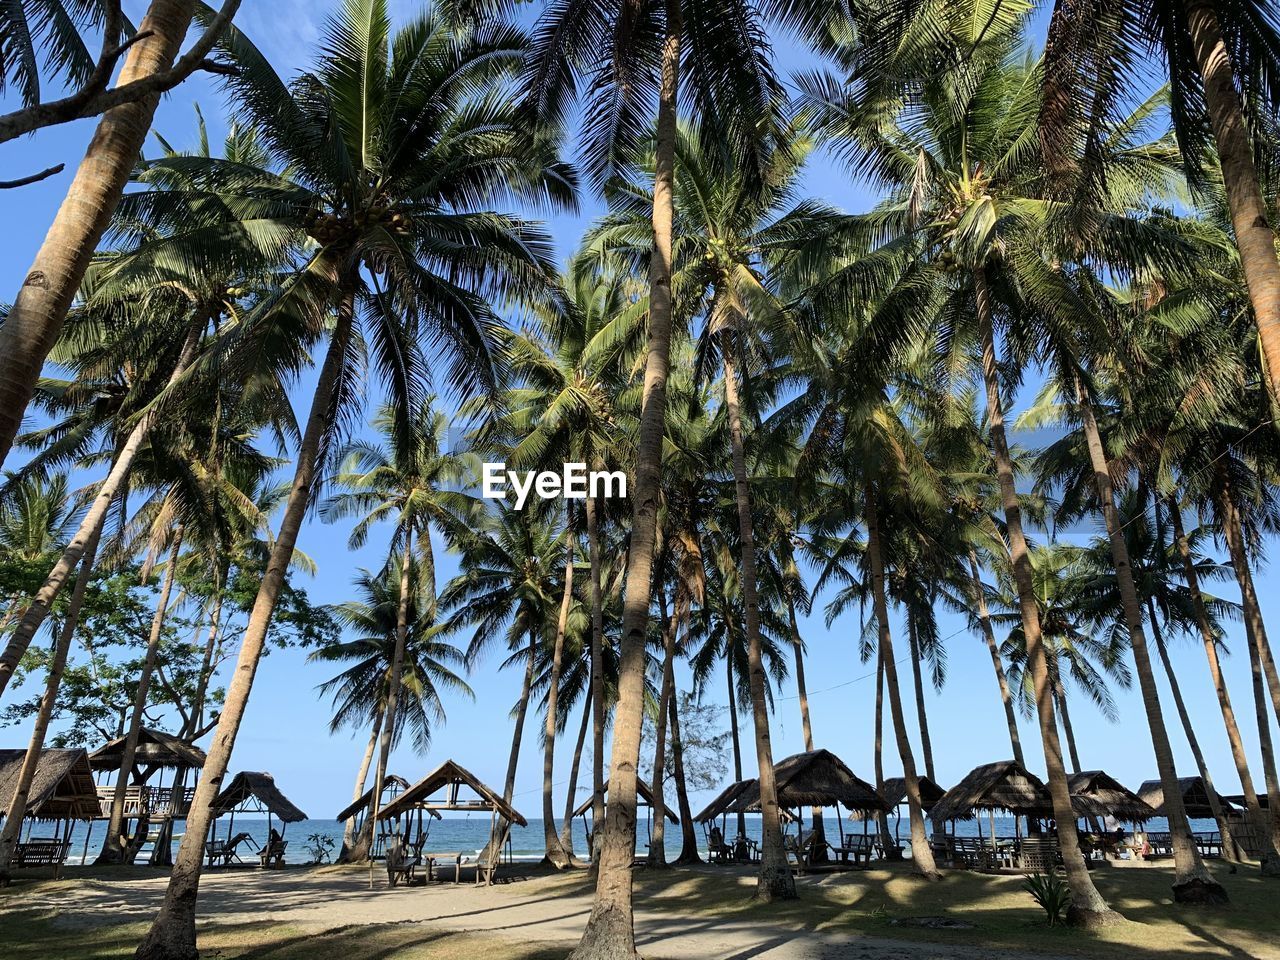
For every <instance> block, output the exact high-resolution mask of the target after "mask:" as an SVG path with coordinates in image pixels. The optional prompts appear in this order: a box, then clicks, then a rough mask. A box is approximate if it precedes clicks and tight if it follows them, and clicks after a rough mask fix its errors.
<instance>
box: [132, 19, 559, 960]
mask: <svg viewBox="0 0 1280 960" xmlns="http://www.w3.org/2000/svg"><path fill="white" fill-rule="evenodd" d="M223 45H224V48H225V50H226V52H227V54H228V55H229V56H230V57H231V58H232V59H233V60H234V62H235V63H236V66H237V72H236V74H235V76H234V77H233V78H232V81H231V85H232V88H233V94H234V97H235V100H236V103H237V106H238V107H239V108H240V109H241V110H242V111H243V112H244V113H245V114H246V115H247V116H248V117H249V118H250V120H251V122H252V123H253V124H254V125H255V126H257V127H258V128H259V129H260V130H261V131H262V134H263V136H264V138H265V139H266V141H267V143H268V145H269V147H270V153H271V156H272V160H273V162H274V163H276V164H279V165H280V166H281V167H282V168H285V169H286V170H287V172H286V173H283V174H277V173H274V172H271V171H270V170H252V169H250V170H245V169H244V168H242V167H239V166H236V167H234V168H233V167H232V166H231V165H226V164H222V163H220V162H218V161H206V160H203V159H201V160H199V161H198V162H196V163H188V162H186V161H184V160H181V159H177V160H169V161H160V163H163V164H165V165H167V166H168V167H170V168H173V169H175V170H181V171H184V172H185V171H191V174H192V177H193V178H194V180H195V185H196V186H198V187H200V188H202V189H204V190H205V191H207V192H212V193H213V194H214V195H222V194H223V193H225V194H226V195H228V196H234V197H235V198H236V200H237V202H236V203H234V204H232V203H228V204H226V205H225V206H224V205H223V204H217V205H214V209H215V211H216V212H217V213H218V214H219V217H218V218H217V221H216V222H215V223H214V224H212V225H209V226H207V227H203V225H202V224H200V223H199V222H197V223H195V224H193V225H192V227H191V229H190V230H189V231H188V232H187V233H186V234H184V235H182V236H181V237H180V238H179V239H178V240H177V241H176V242H174V243H173V244H172V245H173V246H178V245H179V244H182V245H187V246H192V247H197V248H198V247H199V246H201V241H202V240H203V241H204V242H205V243H206V244H207V242H208V240H209V239H210V234H211V233H216V234H217V235H218V236H223V235H226V234H227V233H231V234H234V233H236V232H237V231H238V232H243V233H255V234H260V233H263V232H269V233H272V234H273V235H275V236H278V237H282V238H284V239H285V240H287V241H288V242H291V243H294V244H297V245H298V247H299V248H300V249H301V250H302V251H303V254H302V255H301V256H300V257H299V258H298V267H297V269H296V270H294V271H293V272H292V273H291V274H290V275H288V276H286V277H285V278H284V279H283V280H282V282H281V284H280V286H279V289H278V292H277V293H276V294H275V295H274V296H272V297H269V298H267V299H265V300H264V301H262V302H261V303H259V304H258V305H257V306H256V307H255V309H254V310H253V311H252V313H251V314H250V315H249V316H248V317H246V318H245V320H244V321H243V322H242V324H241V325H240V328H239V330H238V331H237V338H238V339H240V341H241V343H244V342H246V341H247V342H253V341H255V339H256V343H255V346H258V347H260V348H265V347H267V346H268V345H271V344H275V343H279V342H280V341H281V340H283V342H284V343H286V344H288V345H290V346H292V347H293V348H295V349H296V350H305V349H306V348H307V347H309V346H310V345H311V344H313V343H315V342H316V341H317V340H323V339H327V341H328V343H327V346H326V348H325V351H324V360H323V361H322V363H321V366H320V372H319V376H318V379H317V382H316V390H315V395H314V398H313V402H312V408H311V412H310V414H309V415H308V418H307V421H306V426H305V429H304V430H303V432H302V439H301V442H300V444H299V447H298V451H297V456H296V469H295V472H294V477H293V485H292V488H291V492H290V495H289V499H288V502H287V504H286V506H285V511H284V515H283V517H282V519H281V523H280V529H279V532H278V534H277V537H276V540H275V542H274V544H273V546H272V553H271V560H270V562H269V563H268V565H267V568H266V570H265V572H264V575H263V578H262V583H261V587H260V589H259V591H258V596H257V599H256V601H255V604H254V610H253V613H252V614H251V616H250V619H249V624H248V628H247V630H246V632H245V636H244V639H243V642H242V645H241V648H240V653H239V658H238V661H237V670H236V676H235V678H234V679H233V681H232V683H231V685H230V687H229V689H228V693H227V698H226V702H225V704H224V707H223V710H222V713H221V716H220V718H219V723H218V728H217V730H216V731H215V734H214V739H213V743H212V746H211V749H210V750H209V753H208V760H207V761H206V764H205V768H204V773H203V775H202V777H201V779H200V786H199V787H198V788H197V792H196V797H195V799H194V801H193V805H192V809H191V813H190V816H189V819H188V826H189V832H188V834H187V835H186V837H184V840H183V844H182V847H181V848H180V849H179V853H178V858H177V862H176V864H175V867H174V872H173V875H172V877H171V880H170V884H169V888H168V892H167V894H166V898H165V902H164V904H163V906H162V907H161V910H160V913H159V915H158V916H157V917H156V920H155V922H154V923H153V924H152V927H151V929H150V931H149V932H148V934H147V936H146V937H145V938H144V940H143V942H142V944H141V945H140V946H139V948H138V954H137V955H138V957H139V960H159V958H177V957H191V956H194V953H195V927H194V904H195V897H196V887H197V881H198V877H199V873H200V869H201V864H202V861H203V849H202V846H201V844H202V840H203V837H204V834H205V832H206V831H207V829H208V824H209V819H210V812H209V805H210V803H211V801H212V800H213V791H214V790H215V789H216V787H217V784H218V783H219V782H220V781H221V779H222V776H223V774H224V773H225V770H226V767H227V764H228V762H229V761H230V754H231V749H232V747H233V745H234V743H235V737H236V733H237V731H238V730H239V725H240V721H241V719H242V718H243V715H244V708H245V705H246V703H247V700H248V696H249V693H250V690H251V689H252V684H253V675H254V671H255V670H256V667H257V664H258V660H259V658H260V657H261V654H262V649H263V644H264V642H265V640H266V636H267V631H268V628H269V626H270V622H271V616H272V612H273V610H274V607H275V604H276V600H277V598H278V596H279V594H280V590H281V587H282V585H283V581H284V574H285V570H286V569H287V567H288V563H289V560H290V558H291V556H292V554H293V550H294V545H295V543H296V541H297V536H298V531H299V528H300V526H301V523H302V519H303V517H304V515H305V513H306V510H307V506H308V504H309V503H310V501H311V492H312V487H313V485H314V483H315V482H316V479H317V476H318V471H319V468H320V466H321V463H322V460H323V458H324V456H325V455H326V454H327V453H328V452H330V451H331V450H332V449H333V446H334V439H335V437H334V434H335V430H336V428H338V427H339V426H340V425H341V423H342V417H341V415H340V414H341V411H343V410H344V409H349V406H350V404H351V403H352V402H353V401H355V400H356V399H357V396H356V381H355V376H356V372H357V371H358V370H360V369H361V367H362V365H363V359H364V356H365V355H366V352H367V355H368V356H369V357H370V359H372V360H373V362H374V363H375V364H376V366H377V369H378V370H379V372H380V373H381V374H382V375H383V378H384V380H385V382H386V384H387V387H388V390H389V392H390V394H391V397H392V400H391V403H392V406H393V407H394V408H395V409H396V411H397V415H398V417H399V418H400V421H401V423H402V424H405V423H406V422H407V420H408V419H409V417H410V416H411V415H412V413H413V412H414V411H416V410H417V409H418V407H419V403H418V402H417V401H418V399H419V398H420V397H421V395H422V381H423V375H424V371H423V370H422V369H421V367H420V365H419V364H418V363H417V360H418V358H419V357H420V354H418V353H417V352H416V351H413V350H411V349H407V345H408V344H412V343H413V342H415V341H421V340H431V341H434V342H435V343H437V344H438V345H439V347H440V348H441V351H440V353H439V354H438V360H439V363H440V365H441V367H442V368H443V369H442V370H440V371H439V373H440V378H441V379H443V380H445V381H446V382H447V383H448V384H449V385H450V386H452V387H453V388H455V389H456V390H459V391H462V390H465V389H467V388H472V389H479V390H484V389H486V388H488V389H492V388H493V386H494V385H495V383H496V375H495V372H494V368H493V359H494V351H495V349H496V346H497V344H496V338H495V337H494V335H493V330H494V329H495V327H496V326H497V319H496V317H495V316H494V313H493V311H492V307H491V306H490V303H491V302H509V301H511V300H512V299H518V298H520V297H522V296H524V295H527V294H530V293H532V292H533V291H535V290H545V289H546V287H547V284H548V282H549V279H550V277H551V275H552V271H551V268H550V265H549V264H548V263H547V261H546V259H545V254H546V252H547V245H546V242H545V238H544V237H543V236H542V235H541V234H540V233H539V232H538V231H537V230H535V229H534V228H532V227H531V226H530V225H529V224H527V223H525V222H523V221H521V220H519V219H517V218H514V217H511V216H508V215H504V214H501V213H498V212H495V211H492V210H489V209H486V206H487V205H488V204H489V202H490V201H492V200H495V199H498V198H500V197H501V198H507V197H511V196H513V195H531V194H537V195H539V196H542V197H546V196H548V195H551V196H553V197H556V198H564V197H565V196H566V190H567V189H568V181H566V179H565V176H564V173H565V171H564V170H563V169H562V168H560V167H559V166H557V165H555V164H553V163H551V162H549V158H548V157H547V156H546V153H547V151H548V149H549V148H548V145H547V142H546V141H545V139H542V138H538V137H531V136H530V135H529V133H530V131H529V130H528V129H527V128H525V127H524V126H522V124H521V122H520V121H519V119H518V118H517V116H516V107H515V105H514V104H513V103H512V102H511V101H510V99H509V98H506V99H504V98H503V97H502V96H501V93H502V91H503V90H504V89H506V84H507V83H508V82H509V80H510V77H511V72H512V71H513V70H514V68H515V67H516V66H518V64H519V62H520V59H521V57H522V55H523V52H522V50H523V37H522V36H521V35H520V33H519V32H518V31H515V30H510V29H500V28H494V29H482V30H468V29H459V28H457V27H456V26H455V25H454V24H451V23H449V22H447V21H446V20H445V19H443V18H442V17H440V16H438V15H437V14H436V13H434V12H433V11H430V10H428V11H424V12H423V13H422V14H421V15H419V16H418V17H417V18H416V19H415V20H414V21H413V22H412V23H411V24H410V25H409V26H408V27H407V28H405V29H404V30H402V31H400V32H399V33H398V34H396V35H395V36H394V37H393V36H392V35H391V26H390V22H389V19H388V16H387V12H386V5H385V2H383V0H349V2H348V3H346V5H345V6H344V7H343V9H342V10H341V11H340V12H339V14H338V15H337V16H336V17H335V18H334V19H333V20H331V21H330V23H329V25H328V29H327V32H326V38H325V43H324V55H323V57H322V58H321V60H320V62H319V63H318V64H317V66H316V68H315V69H314V70H313V71H311V72H308V73H304V74H302V75H301V76H300V77H299V78H298V79H297V80H296V81H295V82H294V83H293V84H292V85H286V84H285V83H284V82H283V81H282V80H281V79H280V78H279V77H278V76H277V75H276V74H275V72H274V71H273V70H272V69H271V68H270V67H269V66H268V65H267V63H266V61H265V60H264V59H263V57H262V55H261V54H260V53H259V52H258V51H257V50H256V49H255V48H254V47H253V45H252V44H251V43H249V41H248V40H247V39H246V38H244V36H243V35H242V34H240V33H239V32H238V31H235V30H233V29H232V30H229V31H228V32H227V34H226V36H225V40H224V44H223ZM479 131H483V132H484V133H483V136H481V135H478V132H479ZM190 189H192V187H191V186H187V185H184V186H183V187H181V188H179V192H182V191H188V190H190ZM165 200H166V197H165V196H164V195H163V194H162V195H161V196H158V197H155V198H153V199H152V201H151V202H153V203H155V204H156V205H157V206H162V205H163V204H164V202H165ZM232 213H234V216H231V215H230V214H232ZM202 227H203V229H202ZM330 318H332V328H331V329H327V327H328V321H329V319H330ZM362 332H363V335H362ZM273 338H279V339H273ZM366 344H367V345H368V349H367V351H366ZM301 362H302V360H301V356H300V355H299V354H297V353H295V354H294V357H293V363H294V365H295V368H296V366H297V365H298V364H300V363H301Z"/></svg>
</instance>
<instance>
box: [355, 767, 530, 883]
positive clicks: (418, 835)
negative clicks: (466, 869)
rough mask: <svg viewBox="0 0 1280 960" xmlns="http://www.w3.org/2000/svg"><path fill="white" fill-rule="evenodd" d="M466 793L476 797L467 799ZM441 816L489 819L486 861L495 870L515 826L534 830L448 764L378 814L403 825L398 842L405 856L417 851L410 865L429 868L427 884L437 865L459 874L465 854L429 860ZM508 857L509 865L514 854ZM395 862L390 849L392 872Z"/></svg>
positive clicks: (464, 772) (499, 799)
mask: <svg viewBox="0 0 1280 960" xmlns="http://www.w3.org/2000/svg"><path fill="white" fill-rule="evenodd" d="M464 790H465V791H466V792H467V793H469V794H471V796H467V795H466V794H464V792H463V791H464ZM442 811H453V812H461V813H486V814H488V815H489V831H490V837H491V840H490V847H491V848H492V849H488V848H487V849H486V852H485V854H484V855H483V856H484V859H486V860H489V861H490V868H491V867H492V861H493V860H496V859H497V858H498V857H499V856H500V855H501V852H502V850H503V848H506V847H508V842H507V828H508V827H509V825H510V824H513V823H518V824H519V825H520V826H522V827H527V826H528V825H529V821H527V820H526V819H525V818H524V816H523V815H522V814H521V813H520V812H519V811H518V810H516V808H515V807H513V806H512V805H511V804H510V803H508V802H507V801H506V800H504V799H503V798H502V796H501V795H500V794H498V793H497V792H496V791H494V790H493V789H492V788H491V787H489V786H488V785H487V784H485V783H484V782H482V781H481V780H480V778H479V777H477V776H476V775H475V774H474V773H472V772H471V771H469V770H467V769H466V768H465V767H463V766H461V765H459V764H457V763H455V762H454V761H452V760H446V761H445V762H444V763H442V764H440V766H438V767H436V769H435V770H433V771H431V772H430V773H429V774H427V775H426V776H425V777H423V778H422V779H421V780H419V781H418V782H417V783H415V784H414V785H413V786H411V787H409V788H408V789H407V790H404V791H403V792H402V793H401V794H400V795H399V796H398V797H396V798H395V799H394V800H392V801H391V802H390V803H388V804H387V805H386V806H385V807H383V808H381V809H380V810H379V811H378V820H379V821H391V820H397V821H400V820H403V824H404V826H403V829H402V830H401V831H398V832H397V836H396V838H395V839H396V840H397V841H398V842H399V844H400V846H401V848H402V850H405V851H412V857H411V858H410V860H409V862H411V863H417V862H419V861H422V862H425V863H426V864H427V873H428V878H429V877H430V874H431V867H432V865H433V863H434V862H435V861H437V860H439V861H441V862H444V861H446V860H448V861H453V862H455V863H456V864H457V865H458V866H459V868H460V867H461V863H462V857H463V854H462V852H460V851H453V852H449V853H430V854H428V853H424V852H423V847H424V846H425V844H426V842H427V840H428V839H429V837H430V833H431V820H432V818H434V819H437V820H438V819H440V814H441V812H442ZM415 814H416V817H415ZM424 816H425V817H426V820H425V822H424V819H423V818H424ZM415 820H416V823H415ZM499 821H501V823H499ZM507 857H508V859H510V854H509V853H508V855H507ZM391 861H392V857H391V853H390V847H389V848H388V856H387V865H388V870H390V869H391V868H392V866H393V864H392V862H391Z"/></svg>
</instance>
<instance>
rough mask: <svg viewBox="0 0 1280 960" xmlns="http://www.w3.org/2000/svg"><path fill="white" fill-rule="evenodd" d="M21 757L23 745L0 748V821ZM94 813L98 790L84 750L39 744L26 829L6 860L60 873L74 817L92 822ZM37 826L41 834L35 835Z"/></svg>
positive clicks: (5, 813) (24, 753)
mask: <svg viewBox="0 0 1280 960" xmlns="http://www.w3.org/2000/svg"><path fill="white" fill-rule="evenodd" d="M26 757H27V751H26V750H0V822H3V821H4V820H5V819H6V818H7V817H8V815H9V804H10V803H11V802H12V800H13V794H14V791H15V789H16V787H17V784H18V777H19V775H20V773H21V771H22V765H23V762H24V761H25V760H26ZM97 814H98V794H97V790H96V788H95V786H94V782H93V770H92V768H91V767H90V766H89V755H88V754H87V753H85V751H84V750H53V749H47V750H42V751H41V752H40V759H39V760H38V761H37V763H36V771H35V775H34V777H33V778H32V780H31V790H30V792H29V793H28V795H27V807H26V810H25V811H24V812H23V819H24V820H25V821H26V834H25V836H24V835H21V834H20V835H19V840H18V843H17V846H15V847H14V851H13V857H12V859H11V860H10V865H11V866H12V867H15V868H18V867H52V868H53V872H54V876H61V874H62V865H63V864H64V863H66V861H67V853H68V852H69V851H70V849H71V830H72V828H73V826H74V825H75V821H77V820H86V821H90V822H92V820H93V818H94V817H95V816H97ZM37 828H39V829H40V830H41V835H36V833H35V831H36V829H37ZM46 829H47V830H48V831H49V832H48V833H47V834H45V832H44V831H45V830H46ZM86 842H87V835H86ZM86 852H87V847H86Z"/></svg>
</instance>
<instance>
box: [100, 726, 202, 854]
mask: <svg viewBox="0 0 1280 960" xmlns="http://www.w3.org/2000/svg"><path fill="white" fill-rule="evenodd" d="M124 747H125V738H124V737H117V738H116V739H115V740H112V741H111V742H110V743H107V744H106V745H105V746H102V747H99V748H98V749H97V750H95V751H94V752H93V753H91V754H89V766H90V767H92V768H93V772H94V774H95V775H96V776H97V779H98V803H99V812H98V817H97V819H99V820H108V819H110V817H111V804H112V801H113V799H114V797H115V792H116V784H117V783H118V782H119V780H120V779H121V778H126V779H127V780H128V781H129V782H128V786H127V787H126V788H125V805H124V823H123V824H122V826H123V829H124V831H125V832H126V833H128V832H129V830H130V828H129V822H130V821H134V823H135V826H134V828H133V829H134V833H135V839H134V842H133V844H132V847H133V849H134V851H135V855H137V854H140V853H141V852H142V850H143V848H144V846H145V844H147V843H149V844H151V855H150V858H149V859H150V862H151V864H152V865H153V866H170V865H172V863H173V843H172V841H173V824H174V821H175V820H185V819H186V817H187V811H188V810H190V809H191V801H192V799H193V798H194V797H195V792H196V788H195V783H196V780H197V778H198V777H199V775H200V770H201V769H202V768H203V767H204V761H205V754H204V751H203V750H201V749H200V748H199V747H195V746H192V745H191V744H189V743H187V742H186V741H185V740H181V739H179V738H178V737H175V736H174V735H173V734H171V733H165V732H164V731H163V730H153V729H151V728H150V727H143V728H142V729H141V730H139V731H138V746H137V749H136V750H135V751H134V756H133V769H132V770H125V771H122V770H121V769H120V764H121V763H122V762H123V759H124V756H123V755H124ZM166 771H169V783H168V785H167V786H166V785H165V783H164V778H165V773H166ZM188 777H190V783H188V782H187V781H188ZM152 778H154V779H155V782H154V783H152V782H151V780H152ZM155 821H159V827H158V828H157V830H156V832H154V833H150V832H149V830H150V827H151V824H152V823H153V822H155ZM88 842H89V838H88V837H87V836H86V837H85V843H86V845H87V844H88Z"/></svg>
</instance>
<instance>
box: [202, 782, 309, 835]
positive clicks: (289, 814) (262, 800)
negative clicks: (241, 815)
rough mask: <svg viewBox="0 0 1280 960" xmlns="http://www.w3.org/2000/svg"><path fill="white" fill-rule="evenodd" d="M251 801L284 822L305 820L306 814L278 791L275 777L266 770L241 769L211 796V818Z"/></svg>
mask: <svg viewBox="0 0 1280 960" xmlns="http://www.w3.org/2000/svg"><path fill="white" fill-rule="evenodd" d="M251 800H257V801H258V803H259V804H261V805H262V806H263V807H265V808H266V809H267V810H268V811H269V812H270V813H271V815H272V816H274V817H278V818H279V819H280V820H283V821H284V822H285V823H297V822H298V821H299V820H305V819H307V815H306V814H305V813H303V812H302V811H301V810H299V809H298V808H297V807H295V806H294V805H293V802H292V801H291V800H290V799H289V798H288V797H286V796H285V795H284V794H283V793H281V792H280V788H279V787H277V786H276V780H275V777H273V776H271V774H269V773H253V772H251V771H248V770H245V771H241V772H240V773H237V774H236V775H235V777H233V778H232V780H231V783H229V784H227V786H226V787H225V788H224V789H223V791H222V792H221V793H220V794H218V796H217V797H216V798H215V799H214V801H213V806H212V808H211V809H212V810H213V815H214V817H220V816H222V815H223V814H224V813H230V812H231V811H232V810H238V809H240V808H241V805H242V804H245V803H248V802H249V801H251Z"/></svg>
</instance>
